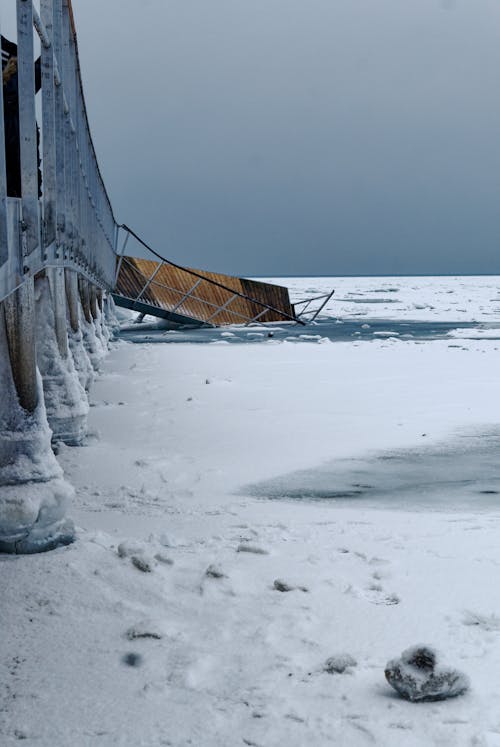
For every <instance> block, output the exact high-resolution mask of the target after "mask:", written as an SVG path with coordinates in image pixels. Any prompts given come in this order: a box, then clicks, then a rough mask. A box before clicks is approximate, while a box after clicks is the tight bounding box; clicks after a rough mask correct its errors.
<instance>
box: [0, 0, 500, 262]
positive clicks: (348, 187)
mask: <svg viewBox="0 0 500 747" xmlns="http://www.w3.org/2000/svg"><path fill="white" fill-rule="evenodd" d="M6 5H10V6H14V5H15V3H14V2H13V0H2V6H3V7H4V6H6ZM73 5H74V12H75V18H76V24H77V32H78V42H79V49H80V57H81V67H82V74H83V84H84V90H85V93H86V99H87V108H88V114H89V119H90V122H91V127H92V134H93V138H94V143H95V147H96V151H97V154H98V157H99V162H100V165H101V170H102V173H103V175H104V179H105V182H106V185H107V188H108V191H109V195H110V198H111V202H112V204H113V207H114V211H115V215H116V218H117V220H118V222H124V223H127V224H128V225H130V226H131V227H132V228H134V230H136V231H137V232H138V233H139V234H141V235H142V236H143V237H144V239H145V240H146V241H147V242H148V243H150V244H151V245H152V246H153V247H154V248H155V249H156V250H157V251H159V252H160V253H161V254H163V255H164V256H167V257H169V258H171V259H173V260H175V261H177V262H180V263H182V264H185V265H189V266H192V267H199V268H206V269H210V270H214V271H222V272H229V273H235V274H242V275H264V276H265V275H318V274H322V275H343V274H352V275H360V274H362V275H370V274H378V275H384V274H403V275H404V274H467V273H468V274H476V273H477V274H480V273H493V274H500V3H499V2H498V0H210V1H209V2H208V1H207V0H140V1H139V0H106V1H105V2H103V0H73ZM3 7H2V10H3ZM9 12H10V9H9V10H8V12H7V13H6V14H5V15H6V20H5V25H4V28H5V29H6V30H7V29H8V26H9V21H10V19H9Z"/></svg>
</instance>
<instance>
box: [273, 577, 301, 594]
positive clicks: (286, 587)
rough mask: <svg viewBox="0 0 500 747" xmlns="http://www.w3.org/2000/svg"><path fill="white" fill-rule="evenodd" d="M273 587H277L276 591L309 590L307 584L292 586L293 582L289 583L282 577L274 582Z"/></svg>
mask: <svg viewBox="0 0 500 747" xmlns="http://www.w3.org/2000/svg"><path fill="white" fill-rule="evenodd" d="M273 589H276V591H281V592H286V591H296V590H297V591H304V592H308V591H309V589H308V588H307V587H306V586H292V585H291V584H289V583H287V581H282V580H281V579H279V578H277V579H276V580H275V582H274V584H273Z"/></svg>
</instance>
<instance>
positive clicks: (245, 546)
mask: <svg viewBox="0 0 500 747" xmlns="http://www.w3.org/2000/svg"><path fill="white" fill-rule="evenodd" d="M236 552H249V553H253V554H254V555H269V551H268V550H264V548H263V547H259V546H258V545H251V544H249V543H242V544H241V545H238V547H237V548H236Z"/></svg>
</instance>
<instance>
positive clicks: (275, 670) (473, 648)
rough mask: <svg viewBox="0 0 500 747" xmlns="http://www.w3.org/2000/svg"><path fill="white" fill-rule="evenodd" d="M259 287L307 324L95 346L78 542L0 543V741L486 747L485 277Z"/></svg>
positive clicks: (491, 283) (495, 726) (499, 380)
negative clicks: (444, 694)
mask: <svg viewBox="0 0 500 747" xmlns="http://www.w3.org/2000/svg"><path fill="white" fill-rule="evenodd" d="M273 281H274V282H278V283H281V284H283V285H287V286H289V287H290V288H291V291H292V296H293V299H295V300H299V299H300V298H302V297H305V296H307V295H313V294H314V293H318V292H319V293H322V292H327V291H328V290H330V289H331V288H332V287H335V289H336V293H335V296H334V298H333V299H332V301H331V302H330V303H329V305H328V307H327V309H326V310H325V316H326V318H325V319H323V320H321V321H320V322H319V323H318V324H317V325H313V326H310V327H307V328H305V329H303V328H299V327H288V326H287V325H281V327H280V328H279V329H277V330H276V331H275V332H274V333H273V335H272V336H269V334H268V333H269V330H268V329H267V328H258V327H254V328H251V329H250V328H246V329H237V330H231V329H218V330H204V331H203V332H202V333H201V332H199V333H196V332H193V333H189V334H188V333H185V332H164V331H163V332H156V333H148V332H145V333H142V332H141V330H140V329H138V331H137V333H135V332H134V333H133V335H128V336H127V335H125V336H124V337H123V339H121V340H119V341H118V342H116V343H115V344H114V347H113V349H112V351H111V353H110V355H109V356H108V358H107V359H106V361H105V362H104V365H103V370H102V373H101V375H100V377H99V378H98V379H97V381H96V383H95V385H94V387H93V389H92V391H91V393H90V400H91V410H90V417H89V424H90V433H89V436H88V437H87V440H86V443H85V446H83V447H81V448H70V447H66V446H63V445H61V446H60V447H59V451H58V460H59V462H60V464H61V465H62V467H63V469H64V471H65V473H66V475H67V476H68V479H69V480H70V482H71V483H72V484H73V485H74V486H75V488H76V497H75V499H74V503H73V505H72V507H71V508H70V511H69V514H70V515H71V516H72V517H73V518H74V520H75V522H76V524H77V526H78V528H79V529H78V539H77V542H75V543H74V544H72V545H70V546H68V547H66V548H61V549H58V550H55V551H53V552H49V553H46V554H43V555H39V556H19V557H15V556H5V555H4V556H0V563H1V579H2V581H1V584H2V592H3V602H2V606H1V608H0V631H1V637H0V653H1V656H0V662H1V668H2V673H1V677H0V743H1V744H2V745H5V747H10V746H11V745H15V744H16V745H17V744H18V742H19V740H24V742H23V743H24V744H28V745H30V744H33V745H37V746H38V745H43V746H44V747H45V746H47V747H48V746H49V745H50V746H53V745H57V746H59V745H61V746H66V745H75V746H77V747H80V745H104V746H107V745H123V746H126V747H129V746H130V747H132V746H134V747H136V746H137V745H144V746H146V747H149V746H153V745H154V746H156V745H173V746H175V747H183V746H184V745H195V746H196V747H198V746H200V747H233V746H236V745H251V746H254V747H278V746H281V745H285V744H286V745H291V746H292V747H302V745H314V746H321V745H329V744H333V745H340V746H344V745H345V746H346V747H351V746H354V747H357V746H358V745H360V746H363V745H369V744H378V745H383V746H384V747H386V746H387V747H392V746H394V747H399V746H400V745H405V747H406V745H408V746H411V745H450V746H452V745H453V746H455V745H470V746H471V747H473V746H474V747H496V745H500V716H499V713H498V701H499V698H500V675H499V672H500V594H499V593H498V591H497V586H498V574H499V572H500V571H499V568H500V543H499V541H498V536H499V531H500V466H499V464H498V451H499V446H500V363H499V360H500V359H499V347H500V278H498V277H491V276H489V277H457V278H443V277H440V278H424V277H412V278H373V277H372V278H339V279H336V278H303V279H299V278H292V279H286V278H284V279H273ZM336 330H338V331H336ZM342 330H347V331H342ZM190 334H191V338H192V341H190ZM148 338H149V339H148ZM132 341H134V344H132ZM174 342H175V343H176V344H172V343H174ZM418 643H426V644H430V645H433V646H435V647H436V648H437V649H438V650H439V651H440V652H442V654H443V656H444V658H445V659H446V661H447V663H449V664H450V665H451V666H456V667H457V668H458V669H460V670H461V671H463V672H465V673H466V674H467V675H468V676H469V678H470V681H471V689H470V692H468V693H467V694H466V695H464V696H462V697H459V698H456V699H453V700H449V701H445V702H442V703H427V704H412V703H408V702H405V701H403V700H401V699H400V698H399V697H398V696H397V695H396V694H395V692H394V691H393V690H391V688H390V687H389V685H388V684H387V682H386V681H385V678H384V667H385V665H386V662H387V661H388V660H389V659H391V658H393V657H395V656H398V655H399V654H400V653H401V651H402V650H403V649H406V648H407V647H408V646H412V645H414V644H418ZM341 655H350V657H352V659H353V660H354V661H355V662H356V664H353V665H352V666H350V667H348V668H347V669H346V671H345V672H343V673H335V672H333V673H332V672H329V671H326V670H325V663H326V662H327V660H328V659H329V658H330V657H336V656H341Z"/></svg>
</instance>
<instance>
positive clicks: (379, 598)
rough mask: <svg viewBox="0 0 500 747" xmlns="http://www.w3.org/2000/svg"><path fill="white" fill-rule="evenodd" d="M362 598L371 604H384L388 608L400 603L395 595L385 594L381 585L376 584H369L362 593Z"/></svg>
mask: <svg viewBox="0 0 500 747" xmlns="http://www.w3.org/2000/svg"><path fill="white" fill-rule="evenodd" d="M363 596H364V597H365V599H367V600H368V601H369V602H371V603H372V604H385V605H387V606H388V607H390V606H392V605H395V604H400V602H401V599H400V598H399V596H398V595H397V594H387V593H386V592H385V591H384V589H383V587H382V585H381V584H378V583H372V584H370V585H369V586H368V588H367V589H366V591H365V592H364V593H363Z"/></svg>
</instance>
